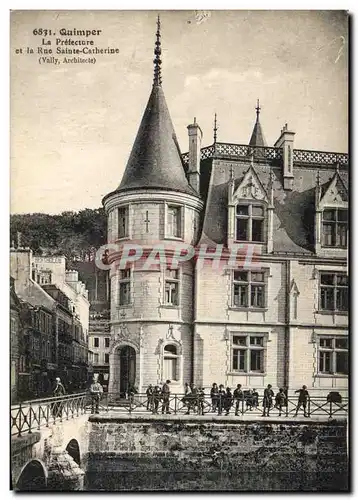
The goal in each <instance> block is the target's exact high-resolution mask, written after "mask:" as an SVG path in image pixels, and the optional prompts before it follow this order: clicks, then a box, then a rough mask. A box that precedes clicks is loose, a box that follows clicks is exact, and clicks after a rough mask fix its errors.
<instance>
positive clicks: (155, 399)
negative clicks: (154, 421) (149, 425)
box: [152, 385, 162, 413]
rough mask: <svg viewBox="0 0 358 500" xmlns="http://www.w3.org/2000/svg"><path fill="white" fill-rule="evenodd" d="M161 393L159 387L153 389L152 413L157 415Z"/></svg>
mask: <svg viewBox="0 0 358 500" xmlns="http://www.w3.org/2000/svg"><path fill="white" fill-rule="evenodd" d="M161 395H162V392H161V390H160V387H159V385H156V386H155V387H154V389H153V410H152V411H153V413H158V408H159V401H160V398H161Z"/></svg>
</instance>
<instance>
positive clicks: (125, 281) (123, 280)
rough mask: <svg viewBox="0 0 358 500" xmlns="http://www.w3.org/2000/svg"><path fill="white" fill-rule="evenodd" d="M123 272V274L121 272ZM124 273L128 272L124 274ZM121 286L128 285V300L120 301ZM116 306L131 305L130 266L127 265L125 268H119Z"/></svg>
mask: <svg viewBox="0 0 358 500" xmlns="http://www.w3.org/2000/svg"><path fill="white" fill-rule="evenodd" d="M122 273H124V274H122ZM125 273H129V275H126V274H125ZM122 286H125V287H128V292H127V297H128V301H127V302H123V303H122V301H121V297H122V294H121V288H122ZM117 303H118V307H130V306H131V305H132V268H131V267H128V268H126V269H119V277H118V301H117Z"/></svg>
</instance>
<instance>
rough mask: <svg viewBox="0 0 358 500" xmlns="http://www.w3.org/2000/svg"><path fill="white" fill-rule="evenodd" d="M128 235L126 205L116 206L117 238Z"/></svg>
mask: <svg viewBox="0 0 358 500" xmlns="http://www.w3.org/2000/svg"><path fill="white" fill-rule="evenodd" d="M126 237H128V207H120V208H118V238H126Z"/></svg>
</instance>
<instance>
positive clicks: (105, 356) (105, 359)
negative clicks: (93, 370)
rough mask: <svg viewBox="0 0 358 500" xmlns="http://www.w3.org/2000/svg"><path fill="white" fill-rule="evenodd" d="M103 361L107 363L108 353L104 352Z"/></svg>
mask: <svg viewBox="0 0 358 500" xmlns="http://www.w3.org/2000/svg"><path fill="white" fill-rule="evenodd" d="M104 362H105V363H106V364H107V363H109V354H108V353H107V352H106V353H105V355H104Z"/></svg>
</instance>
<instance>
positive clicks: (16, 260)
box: [10, 248, 32, 295]
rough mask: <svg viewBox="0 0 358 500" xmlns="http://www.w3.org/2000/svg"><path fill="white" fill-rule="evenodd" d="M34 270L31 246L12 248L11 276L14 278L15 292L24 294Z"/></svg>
mask: <svg viewBox="0 0 358 500" xmlns="http://www.w3.org/2000/svg"><path fill="white" fill-rule="evenodd" d="M31 272H32V251H31V250H30V249H29V248H20V249H16V250H15V249H11V250H10V276H12V278H14V285H15V292H16V293H17V294H19V295H22V294H23V293H24V291H25V289H26V288H27V287H28V286H29V284H30V281H31Z"/></svg>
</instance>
